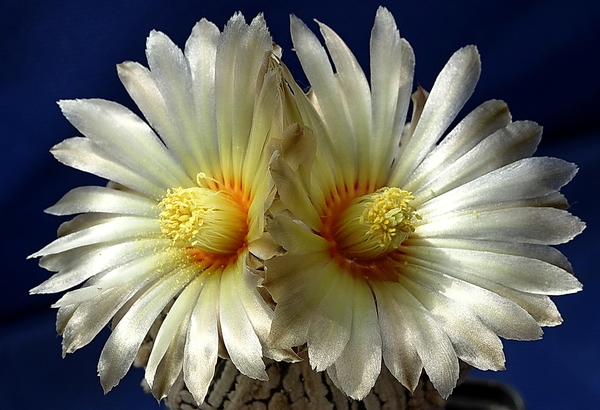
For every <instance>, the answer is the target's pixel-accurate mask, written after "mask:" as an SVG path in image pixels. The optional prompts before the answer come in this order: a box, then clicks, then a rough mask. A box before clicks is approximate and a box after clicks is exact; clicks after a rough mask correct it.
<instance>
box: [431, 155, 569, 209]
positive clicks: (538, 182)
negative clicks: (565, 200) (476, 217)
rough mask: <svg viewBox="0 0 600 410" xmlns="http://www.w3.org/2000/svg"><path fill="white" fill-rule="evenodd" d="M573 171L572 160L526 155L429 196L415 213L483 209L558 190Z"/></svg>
mask: <svg viewBox="0 0 600 410" xmlns="http://www.w3.org/2000/svg"><path fill="white" fill-rule="evenodd" d="M576 172H577V167H576V166H575V165H574V164H571V163H569V162H566V161H563V160H560V159H556V158H546V157H543V158H542V157H535V158H526V159H523V160H520V161H516V162H513V163H511V164H509V165H506V166H504V167H502V168H500V169H497V170H495V171H492V172H490V173H488V174H486V175H484V176H482V177H479V178H477V179H475V180H473V181H471V182H468V183H466V184H464V185H461V186H459V187H458V188H455V189H453V190H451V191H448V192H446V193H445V194H442V195H440V196H437V197H435V198H433V199H431V200H429V201H428V202H426V203H425V204H423V205H422V206H420V207H419V214H420V215H421V216H426V217H434V216H436V215H439V214H442V213H449V212H452V211H456V210H470V209H473V210H476V209H478V208H479V209H486V207H493V206H498V204H504V203H510V202H511V201H519V200H521V201H522V200H524V199H528V198H540V197H543V196H545V195H549V194H552V193H554V192H556V191H558V190H559V189H560V188H562V187H563V186H564V185H565V184H567V183H568V182H569V181H570V180H571V179H572V178H573V176H574V175H575V173H576Z"/></svg>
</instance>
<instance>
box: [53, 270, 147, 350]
mask: <svg viewBox="0 0 600 410" xmlns="http://www.w3.org/2000/svg"><path fill="white" fill-rule="evenodd" d="M150 272H151V271H146V273H150ZM154 280H156V275H154V278H150V277H145V278H140V276H138V277H137V278H134V279H133V280H131V281H129V282H127V283H124V284H123V285H121V286H117V287H112V288H109V289H107V290H104V291H101V292H97V295H96V296H93V295H90V296H89V298H87V299H86V300H85V301H83V302H81V303H80V304H78V305H76V306H77V309H76V310H75V312H74V313H73V314H72V316H71V317H70V318H69V321H68V322H67V324H66V325H65V327H64V330H63V332H61V333H62V336H63V343H62V346H63V356H64V355H65V354H67V353H73V352H74V351H76V350H77V349H80V348H82V347H83V346H85V345H87V344H88V343H89V342H91V341H92V339H94V338H95V337H96V336H97V335H98V333H99V332H100V331H101V330H102V329H103V328H104V327H105V326H106V325H107V324H108V322H109V321H110V320H111V319H112V318H113V316H114V315H115V314H116V313H117V312H118V311H119V309H121V307H123V306H124V305H125V304H126V303H127V302H128V301H129V299H130V298H131V297H132V296H133V295H135V294H136V293H137V292H138V291H139V290H141V289H142V288H144V287H145V286H147V285H148V284H151V283H152V282H153V281H154ZM62 308H64V307H61V309H62Z"/></svg>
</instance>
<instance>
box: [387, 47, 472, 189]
mask: <svg viewBox="0 0 600 410" xmlns="http://www.w3.org/2000/svg"><path fill="white" fill-rule="evenodd" d="M480 65H481V62H480V59H479V54H478V52H477V49H476V48H475V47H474V46H467V47H464V48H461V49H460V50H458V51H457V52H456V53H454V54H453V55H452V57H450V60H448V63H446V65H445V66H444V68H443V69H442V71H441V72H440V74H439V75H438V77H437V79H436V81H435V83H434V84H433V87H432V89H431V93H430V94H429V97H428V99H427V102H426V103H425V107H424V108H423V113H422V114H421V117H420V118H419V122H418V123H417V126H416V128H415V131H414V133H413V135H412V136H411V138H410V140H409V141H408V143H407V144H404V145H402V146H401V148H400V149H401V152H402V153H401V155H400V157H399V159H398V161H397V162H396V163H395V165H394V169H393V170H392V172H391V174H390V178H389V184H390V185H391V186H403V185H404V183H405V182H406V181H407V179H408V178H409V176H410V174H411V173H412V172H413V171H414V170H415V169H416V168H417V166H419V164H420V163H421V161H423V159H424V158H425V157H426V156H427V154H428V153H429V152H430V151H431V149H432V147H433V145H434V144H435V143H436V142H438V140H439V139H440V138H441V136H442V134H443V133H444V132H445V131H446V129H447V128H448V127H449V126H450V124H451V123H452V121H453V120H454V118H455V117H456V115H457V114H458V112H459V111H460V110H461V108H462V107H463V105H464V104H465V102H466V101H467V99H468V98H469V97H470V96H471V93H472V92H473V90H474V88H475V84H477V80H478V79H479V73H480V70H481V67H480Z"/></svg>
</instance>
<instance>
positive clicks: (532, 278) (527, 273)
mask: <svg viewBox="0 0 600 410" xmlns="http://www.w3.org/2000/svg"><path fill="white" fill-rule="evenodd" d="M403 249H405V250H406V253H407V254H408V255H413V256H415V257H417V258H419V259H422V260H427V261H430V262H435V263H437V264H438V265H439V266H448V267H452V268H453V269H458V270H461V271H464V272H466V273H470V274H473V275H476V276H481V277H483V278H486V279H489V280H491V281H494V282H498V283H500V284H502V283H506V284H508V286H509V287H512V288H513V289H516V290H520V291H522V292H528V293H539V294H544V295H563V294H566V293H574V292H577V291H579V290H581V283H579V281H578V280H577V279H576V278H575V277H574V276H573V275H571V274H570V273H569V272H567V271H565V270H563V269H561V268H559V267H558V266H555V265H552V264H550V263H547V262H544V261H541V260H538V259H532V258H527V257H524V256H517V255H507V254H500V253H495V252H488V251H480V250H466V249H448V248H439V247H428V246H418V247H417V246H413V247H406V248H403Z"/></svg>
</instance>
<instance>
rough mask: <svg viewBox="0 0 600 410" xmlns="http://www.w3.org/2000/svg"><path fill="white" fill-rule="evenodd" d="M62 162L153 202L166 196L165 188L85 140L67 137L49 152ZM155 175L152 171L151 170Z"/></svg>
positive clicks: (149, 176) (148, 176)
mask: <svg viewBox="0 0 600 410" xmlns="http://www.w3.org/2000/svg"><path fill="white" fill-rule="evenodd" d="M50 152H51V153H52V155H54V157H55V158H56V159H57V160H58V161H60V162H61V163H63V164H65V165H68V166H70V167H72V168H75V169H78V170H80V171H85V172H89V173H90V174H94V175H98V176H99V177H102V178H106V179H108V180H111V181H115V182H118V183H119V184H121V185H124V186H126V187H128V188H131V189H133V190H135V191H138V192H140V193H141V194H144V195H146V196H148V197H150V198H154V199H156V200H158V199H160V198H162V197H163V195H164V194H165V188H164V186H163V185H162V184H161V185H157V184H156V183H154V182H152V179H151V177H152V175H146V174H144V173H139V172H138V171H139V170H136V171H134V170H132V169H130V168H128V167H127V166H125V165H123V164H121V163H119V162H118V161H117V160H116V159H115V158H113V157H112V156H111V155H110V154H109V153H108V152H106V151H105V150H104V149H102V148H101V147H99V146H98V145H96V144H94V143H93V142H92V141H91V140H89V139H87V138H80V137H75V138H69V139H66V140H64V141H63V142H61V143H59V144H56V145H55V146H54V147H52V149H51V150H50ZM152 173H154V171H152Z"/></svg>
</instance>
